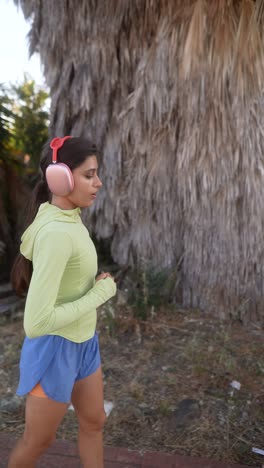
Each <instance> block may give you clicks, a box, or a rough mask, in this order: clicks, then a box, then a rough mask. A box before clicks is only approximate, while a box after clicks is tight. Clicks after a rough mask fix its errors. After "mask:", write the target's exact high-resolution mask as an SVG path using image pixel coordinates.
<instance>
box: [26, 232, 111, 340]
mask: <svg viewBox="0 0 264 468" xmlns="http://www.w3.org/2000/svg"><path fill="white" fill-rule="evenodd" d="M71 253H72V241H71V238H70V236H69V235H68V234H67V233H61V232H48V233H45V235H42V236H38V240H37V242H36V245H35V247H34V259H33V261H34V269H33V274H32V278H31V282H30V287H29V291H28V295H27V301H26V307H25V315H24V329H25V332H26V335H27V336H28V337H29V338H35V337H37V336H42V335H46V334H49V333H53V332H54V331H56V330H58V329H60V328H63V327H65V326H67V325H69V324H70V323H72V322H74V321H75V320H78V319H79V318H80V317H82V315H84V314H87V313H89V311H90V310H94V309H96V308H97V307H99V306H100V305H102V304H103V303H104V302H106V301H107V300H108V299H110V298H111V297H112V296H114V295H115V293H116V284H115V282H114V281H113V280H112V279H111V278H109V277H108V278H105V279H100V280H99V281H97V282H96V283H95V285H94V286H93V287H92V288H91V289H90V290H89V291H88V292H87V293H86V294H85V295H84V296H82V297H81V298H80V299H77V300H76V301H73V302H68V303H65V304H61V305H58V306H55V303H56V299H57V296H58V291H59V287H60V283H61V280H62V276H63V273H64V270H65V267H66V265H67V262H68V260H69V258H70V256H71Z"/></svg>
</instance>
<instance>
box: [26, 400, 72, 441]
mask: <svg viewBox="0 0 264 468" xmlns="http://www.w3.org/2000/svg"><path fill="white" fill-rule="evenodd" d="M68 406H69V404H68V403H60V402H57V401H54V400H51V399H50V398H40V397H36V396H31V395H29V396H28V397H27V401H26V414H25V420H26V421H25V432H24V440H25V442H27V443H28V444H32V445H34V446H35V445H42V444H46V443H48V442H50V441H51V440H53V439H54V437H55V435H56V431H57V428H58V426H59V424H60V422H61V421H62V419H63V416H64V415H65V413H66V411H67V408H68Z"/></svg>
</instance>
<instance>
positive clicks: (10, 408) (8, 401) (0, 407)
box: [0, 395, 24, 413]
mask: <svg viewBox="0 0 264 468" xmlns="http://www.w3.org/2000/svg"><path fill="white" fill-rule="evenodd" d="M23 405H24V400H23V398H21V397H18V396H17V395H14V396H10V397H9V398H3V399H2V400H1V401H0V411H6V412H8V413H13V412H15V411H16V410H18V409H19V408H20V407H21V406H23Z"/></svg>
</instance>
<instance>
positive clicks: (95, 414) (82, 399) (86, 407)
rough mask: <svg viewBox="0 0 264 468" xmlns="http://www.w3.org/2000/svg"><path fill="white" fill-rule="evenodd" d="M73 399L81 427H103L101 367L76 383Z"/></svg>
mask: <svg viewBox="0 0 264 468" xmlns="http://www.w3.org/2000/svg"><path fill="white" fill-rule="evenodd" d="M71 401H72V404H73V407H74V409H75V412H76V414H77V417H78V420H79V423H80V428H81V429H82V428H83V429H85V428H88V429H89V428H90V427H91V426H96V427H95V428H96V429H101V428H102V427H103V425H104V422H105V412H104V391H103V376H102V369H101V367H99V368H98V369H97V370H96V371H95V372H94V373H93V374H91V375H89V376H88V377H85V378H84V379H81V380H78V381H77V382H76V383H75V384H74V387H73V391H72V396H71Z"/></svg>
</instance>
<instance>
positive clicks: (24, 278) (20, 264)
mask: <svg viewBox="0 0 264 468" xmlns="http://www.w3.org/2000/svg"><path fill="white" fill-rule="evenodd" d="M49 199H50V192H49V189H48V185H47V182H46V180H45V179H42V180H40V181H39V182H38V183H37V185H36V186H35V188H34V190H33V192H32V198H31V202H30V204H29V207H28V213H27V217H26V225H25V229H26V228H27V227H28V226H29V225H30V224H31V223H32V222H33V221H34V219H35V217H36V214H37V212H38V209H39V207H40V205H41V203H45V202H47V201H49ZM32 271H33V267H32V262H31V261H30V260H28V259H27V258H25V257H24V256H23V255H22V254H21V253H19V254H18V255H17V257H16V259H15V262H14V264H13V267H12V270H11V275H10V281H11V285H12V287H13V289H14V290H15V292H16V294H17V295H18V296H25V295H26V293H27V291H28V287H29V283H30V280H31V276H32Z"/></svg>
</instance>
